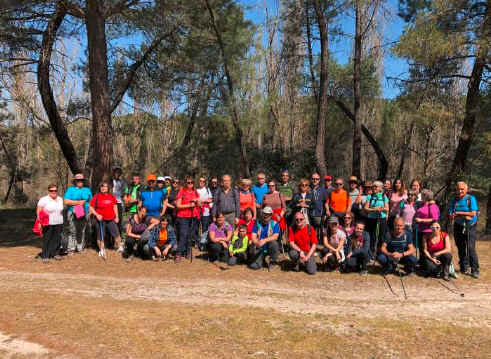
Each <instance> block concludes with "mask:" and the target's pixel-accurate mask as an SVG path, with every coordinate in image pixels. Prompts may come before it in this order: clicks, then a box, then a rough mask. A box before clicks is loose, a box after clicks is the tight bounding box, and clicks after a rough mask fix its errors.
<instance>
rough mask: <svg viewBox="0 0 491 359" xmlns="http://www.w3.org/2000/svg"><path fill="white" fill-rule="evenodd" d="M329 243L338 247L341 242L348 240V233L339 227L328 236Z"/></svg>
mask: <svg viewBox="0 0 491 359" xmlns="http://www.w3.org/2000/svg"><path fill="white" fill-rule="evenodd" d="M328 241H329V244H330V245H331V246H333V247H334V248H337V247H338V245H339V242H341V241H344V242H346V233H344V231H342V230H340V229H338V230H337V231H336V233H334V234H332V235H331V236H330V237H329V238H328Z"/></svg>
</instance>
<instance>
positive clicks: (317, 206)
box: [310, 186, 327, 217]
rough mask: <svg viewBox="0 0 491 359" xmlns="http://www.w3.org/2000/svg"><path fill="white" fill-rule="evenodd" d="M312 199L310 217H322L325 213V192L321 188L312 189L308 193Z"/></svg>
mask: <svg viewBox="0 0 491 359" xmlns="http://www.w3.org/2000/svg"><path fill="white" fill-rule="evenodd" d="M310 193H312V197H313V202H314V203H313V206H312V216H313V217H322V216H323V215H324V213H325V211H326V209H325V207H324V203H325V202H326V199H327V190H326V189H325V188H324V187H323V186H317V187H312V190H311V191H310Z"/></svg>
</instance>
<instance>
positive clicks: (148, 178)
mask: <svg viewBox="0 0 491 359" xmlns="http://www.w3.org/2000/svg"><path fill="white" fill-rule="evenodd" d="M156 180H157V176H156V175H154V174H153V173H150V174H149V175H148V176H147V182H148V181H156Z"/></svg>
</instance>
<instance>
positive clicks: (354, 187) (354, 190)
mask: <svg viewBox="0 0 491 359" xmlns="http://www.w3.org/2000/svg"><path fill="white" fill-rule="evenodd" d="M348 185H349V191H348V194H349V196H350V198H351V203H352V204H353V203H355V201H356V198H357V197H358V195H359V194H360V191H361V189H358V178H357V177H356V176H350V178H349V180H348ZM350 210H351V209H350Z"/></svg>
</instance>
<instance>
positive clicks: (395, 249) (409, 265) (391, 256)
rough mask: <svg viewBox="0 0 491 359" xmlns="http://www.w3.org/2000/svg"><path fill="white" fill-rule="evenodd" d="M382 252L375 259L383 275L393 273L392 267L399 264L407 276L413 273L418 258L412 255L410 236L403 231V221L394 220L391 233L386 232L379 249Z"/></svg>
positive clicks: (398, 218)
mask: <svg viewBox="0 0 491 359" xmlns="http://www.w3.org/2000/svg"><path fill="white" fill-rule="evenodd" d="M380 251H381V252H382V253H381V254H379V256H378V257H377V259H378V261H379V263H380V264H381V265H382V267H384V273H385V274H388V273H393V272H394V270H395V268H394V265H397V263H401V264H404V265H405V269H406V272H407V274H411V273H412V272H414V267H415V266H416V263H417V262H418V258H416V256H415V255H414V252H415V251H416V249H415V248H414V244H413V239H412V234H411V233H410V232H408V231H406V230H405V224H404V220H403V219H402V218H401V217H397V218H396V219H395V220H394V231H393V233H390V232H388V233H387V234H386V236H385V240H384V242H383V243H382V247H381V248H380Z"/></svg>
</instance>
